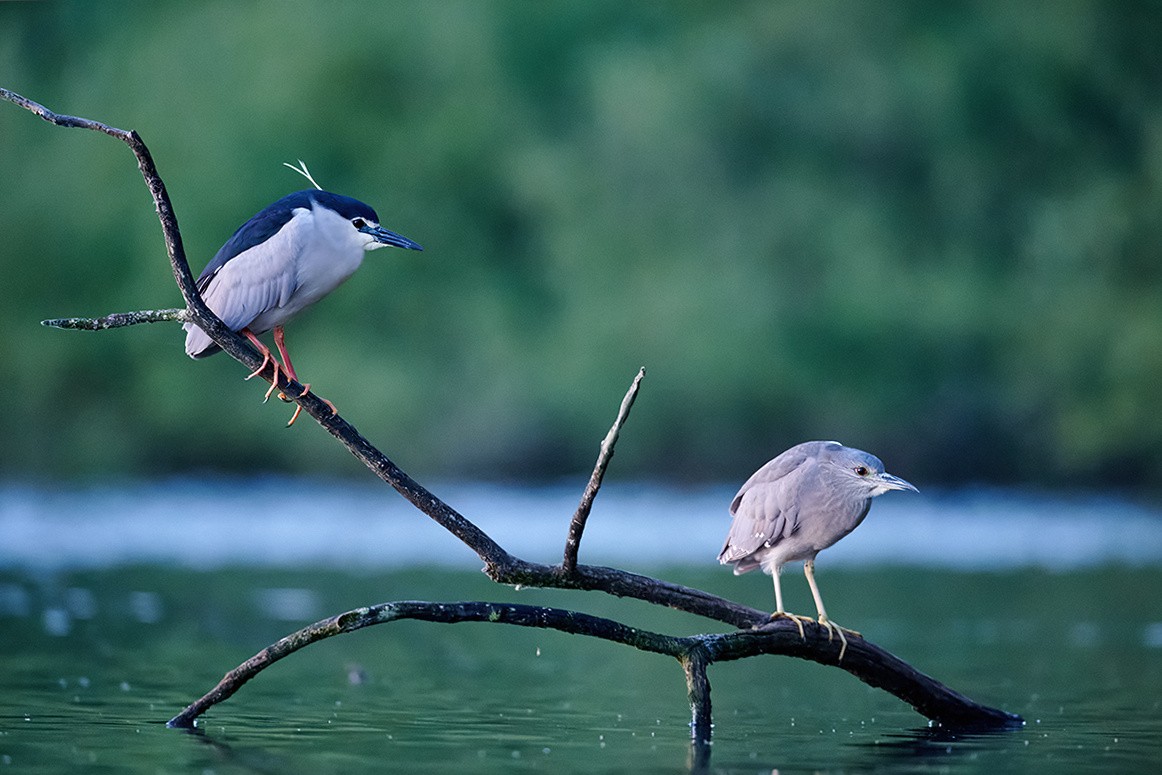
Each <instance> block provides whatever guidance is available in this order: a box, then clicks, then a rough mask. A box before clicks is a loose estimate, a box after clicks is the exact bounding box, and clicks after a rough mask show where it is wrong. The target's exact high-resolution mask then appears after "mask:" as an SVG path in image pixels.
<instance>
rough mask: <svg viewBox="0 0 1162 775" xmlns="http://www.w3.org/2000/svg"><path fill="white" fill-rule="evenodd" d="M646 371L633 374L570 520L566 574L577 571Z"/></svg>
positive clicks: (640, 370)
mask: <svg viewBox="0 0 1162 775" xmlns="http://www.w3.org/2000/svg"><path fill="white" fill-rule="evenodd" d="M645 375H646V367H645V366H642V367H641V368H640V369H638V372H637V376H636V377H634V378H633V383H632V384H631V385H630V386H629V390H628V391H627V392H626V394H625V398H623V399H621V408H620V409H619V410H618V412H617V419H616V420H614V421H613V427H611V428H610V429H609V433H607V434H605V438H604V439H603V440H602V442H601V451H600V452H599V453H598V455H597V463H596V465H594V466H593V473H592V474H591V475H590V477H589V483H588V484H587V485H585V492H584V493H583V494H582V495H581V503H580V504H579V505H578V506H577V511H576V512H575V513H574V514H573V519H572V520H571V521H570V522H569V535H568V537H567V538H566V539H565V556H564V557H563V558H562V560H561V570H562V571H563V572H564V574H565V575H572V574H574V573H575V572H576V571H577V552H578V551H580V549H581V534H582V533H584V532H585V523H586V521H588V519H589V512H590V511H591V510H592V509H593V499H594V498H596V497H597V491H598V490H600V489H601V481H602V480H603V479H604V478H605V469H607V468H608V467H609V461H610V459H612V458H613V447H614V445H616V444H617V437H618V436H619V435H620V434H621V428H622V426H623V425H625V421H626V420H627V419H628V418H629V410H630V409H632V408H633V402H634V399H636V398H637V391H638V387H639V386H640V385H641V382H642V378H643V377H645Z"/></svg>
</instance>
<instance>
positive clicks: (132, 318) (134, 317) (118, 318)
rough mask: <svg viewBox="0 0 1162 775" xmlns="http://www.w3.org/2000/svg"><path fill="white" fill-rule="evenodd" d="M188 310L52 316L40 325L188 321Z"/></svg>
mask: <svg viewBox="0 0 1162 775" xmlns="http://www.w3.org/2000/svg"><path fill="white" fill-rule="evenodd" d="M189 319H190V311H189V310H186V309H143V310H138V311H137V312H114V313H113V314H111V315H105V316H104V317H100V318H52V319H50V320H42V321H40V324H41V325H42V326H48V327H49V328H71V329H76V330H78V331H104V330H105V329H107V328H122V327H124V326H136V325H138V324H139V323H163V322H166V321H171V320H176V321H178V322H180V323H185V322H188V321H189Z"/></svg>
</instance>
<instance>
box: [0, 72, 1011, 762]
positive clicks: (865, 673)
mask: <svg viewBox="0 0 1162 775" xmlns="http://www.w3.org/2000/svg"><path fill="white" fill-rule="evenodd" d="M0 98H3V99H5V100H8V101H9V102H13V103H15V104H16V105H19V106H20V107H23V108H25V109H26V110H29V111H31V112H33V113H34V114H36V115H38V116H40V117H41V118H43V119H45V120H46V121H49V122H51V123H53V124H56V125H58V126H64V127H80V128H84V129H90V130H94V131H99V132H102V133H104V134H107V135H110V136H112V137H115V138H117V139H119V140H121V141H123V142H125V143H126V144H127V145H128V146H129V147H130V149H131V150H132V151H133V153H134V155H135V156H136V158H137V162H138V167H139V168H140V169H141V173H142V176H143V177H144V179H145V182H146V185H147V186H148V187H149V190H150V193H151V194H152V195H153V199H154V204H155V207H156V209H157V214H158V219H159V220H160V222H161V227H162V232H163V234H164V237H165V243H166V249H167V252H168V255H169V259H170V264H171V268H172V270H173V274H174V279H175V281H176V283H177V285H178V288H179V289H180V290H181V293H182V297H183V298H184V299H185V302H186V309H185V310H154V311H146V312H137V313H119V314H117V315H110V316H107V317H105V318H98V319H78V318H72V319H65V320H58V321H46V322H49V323H52V324H58V325H60V326H61V327H68V328H86V329H89V330H101V329H103V328H111V327H116V326H119V325H132V324H135V323H137V322H150V321H154V320H181V321H191V322H193V323H195V324H197V325H198V326H199V327H200V328H201V329H202V330H203V331H205V332H206V333H207V334H208V335H209V336H210V338H211V339H213V340H214V342H215V343H217V344H218V345H219V346H220V347H221V348H222V349H223V350H225V351H226V352H227V353H229V354H230V355H231V356H232V357H233V358H234V359H235V360H237V361H239V362H240V363H242V364H243V365H244V366H245V367H246V368H247V369H248V370H251V371H253V370H254V369H255V368H257V367H258V366H259V364H260V362H261V359H260V358H259V356H258V354H257V353H256V352H255V351H254V350H253V349H252V348H251V347H250V345H249V344H248V343H247V342H246V340H245V339H244V338H243V337H241V336H240V335H238V334H237V333H235V332H233V331H231V330H230V329H229V328H228V327H227V326H226V325H225V324H224V323H223V322H222V321H221V320H220V319H218V317H217V316H215V315H214V314H213V313H212V312H211V311H210V310H209V309H208V308H207V307H206V305H205V303H204V302H203V301H202V299H201V296H200V295H199V294H198V292H197V288H196V285H195V283H194V279H193V277H192V275H191V274H190V270H189V265H188V263H187V261H186V258H185V253H184V250H183V248H182V242H181V235H180V233H179V230H178V224H177V218H176V217H175V215H174V212H173V207H172V205H171V203H170V201H169V197H168V194H167V193H166V190H165V186H164V184H163V183H162V180H161V178H160V176H159V175H158V173H157V170H156V168H155V166H154V163H153V160H152V158H151V157H150V154H149V150H148V149H147V148H146V146H145V143H144V142H142V140H141V138H140V137H139V136H138V135H137V133H136V132H131V131H125V130H122V129H117V128H115V127H110V126H108V125H106V124H102V123H100V122H96V121H91V120H89V119H84V118H77V117H75V116H65V115H60V114H57V113H53V112H52V111H50V110H48V109H47V108H45V107H44V106H43V105H40V104H38V103H36V102H33V101H32V100H28V99H26V98H24V97H21V96H20V95H18V94H15V93H14V92H11V91H8V90H6V89H2V88H0ZM643 375H644V370H643V371H639V372H638V375H637V377H636V378H635V379H634V381H633V384H632V385H631V386H630V389H629V391H628V392H627V394H626V396H625V399H624V400H623V401H622V405H621V410H620V411H619V413H618V417H617V420H616V421H615V422H614V424H613V427H612V428H611V429H610V432H609V434H608V435H607V436H606V438H605V440H604V442H603V443H602V446H601V451H600V454H599V456H598V460H597V465H596V466H595V467H594V471H593V475H592V476H591V477H590V480H589V484H588V486H587V487H586V490H585V494H584V496H583V497H582V500H581V504H580V506H579V507H578V509H577V513H576V514H574V517H573V520H572V522H571V523H570V527H569V533H568V538H567V541H566V549H565V555H564V558H563V560H562V563H561V564H560V565H555V566H550V565H542V564H539V563H532V562H528V561H526V560H522V559H520V558H518V557H514V556H512V555H510V554H509V553H508V552H507V551H506V550H505V549H504V548H503V547H502V546H500V545H499V544H498V543H496V541H494V540H493V539H492V538H491V537H490V536H488V534H486V533H485V532H484V531H483V530H481V529H480V528H478V527H477V526H476V525H475V524H473V523H472V522H471V521H470V520H469V519H467V518H466V517H464V516H463V515H461V514H459V513H458V512H456V511H455V510H454V509H452V508H451V507H450V506H448V505H447V504H446V503H444V502H443V501H442V500H440V499H439V498H437V497H436V496H435V495H433V494H432V493H431V492H429V491H428V490H427V489H426V488H424V487H423V486H422V485H420V484H419V483H418V482H416V481H415V480H413V479H412V478H411V477H410V476H408V475H407V474H406V473H404V471H402V470H401V469H400V468H399V467H398V466H396V465H395V463H393V462H392V461H391V460H390V459H389V458H388V457H387V456H386V455H384V454H383V453H382V452H380V451H379V450H378V449H376V447H375V446H374V445H372V444H371V443H370V442H369V441H368V440H367V439H366V438H364V437H363V436H362V435H361V434H360V433H359V432H358V431H357V430H356V429H355V428H354V427H353V426H352V425H351V424H350V423H348V422H347V421H346V420H344V419H343V418H342V417H341V416H340V415H339V414H338V413H335V412H333V411H332V408H331V407H330V406H329V405H328V404H327V403H326V402H324V401H323V400H322V399H321V398H319V397H317V396H316V395H315V393H314V392H310V393H306V394H305V395H303V394H302V393H303V391H302V390H301V386H299V385H296V383H293V382H290V383H287V382H285V380H280V381H279V387H280V388H289V390H288V393H289V394H290V395H294V396H299V397H298V398H296V399H294V400H295V401H297V402H298V403H299V405H300V406H302V408H303V409H304V410H305V411H306V412H307V413H309V414H310V415H311V416H312V417H314V418H315V420H317V421H318V422H319V424H320V425H321V426H323V428H325V429H326V430H327V432H328V433H330V434H331V435H333V436H334V437H335V438H336V439H338V440H339V441H340V442H341V443H342V444H343V445H344V446H345V447H347V449H348V450H349V451H350V452H351V454H353V455H355V457H357V458H358V459H359V460H361V461H362V462H363V463H364V464H365V465H366V466H367V467H368V468H369V469H371V470H372V472H374V473H375V474H376V476H378V477H379V478H380V479H382V480H383V481H385V482H387V483H388V484H390V485H391V486H392V487H394V488H395V489H396V491H398V492H399V493H400V494H401V495H403V497H404V498H406V499H407V500H408V501H410V502H411V503H412V504H413V505H415V506H416V508H418V509H419V510H420V511H422V512H423V513H424V514H427V515H428V516H429V517H430V518H431V519H433V520H434V521H436V522H437V523H439V524H440V525H441V526H443V527H444V528H445V529H446V530H448V531H449V532H451V533H452V534H453V535H455V536H456V537H457V538H459V539H460V540H461V541H463V542H464V543H465V544H466V545H467V546H469V547H470V548H471V549H472V550H473V551H475V552H476V554H477V555H478V556H479V557H480V559H481V560H483V561H484V566H485V567H484V570H485V572H487V573H488V575H489V576H490V577H491V578H492V579H493V580H495V581H497V582H499V583H503V584H512V585H517V584H520V585H524V586H539V587H556V588H562V589H580V590H593V591H600V592H605V593H607V594H610V595H615V596H618V597H632V598H637V599H640V600H644V601H647V602H650V603H653V604H656V605H663V606H668V607H670V608H674V609H677V610H681V611H687V612H689V613H692V614H696V615H698V616H702V617H705V618H708V619H712V620H716V621H719V622H724V623H727V624H730V625H733V626H735V627H738V628H740V630H739V631H738V632H734V633H730V634H726V635H716V634H712V635H692V636H686V637H673V636H668V635H660V634H657V633H651V632H646V631H644V630H637V629H635V628H632V627H629V626H627V625H624V624H621V623H619V622H615V621H612V620H608V619H601V618H599V617H593V616H589V615H587V614H583V613H579V612H574V611H562V610H560V609H549V608H536V607H532V606H518V605H511V604H505V603H447V604H440V603H415V602H397V603H384V604H382V605H379V606H373V607H371V608H361V609H357V610H355V611H349V612H347V613H345V614H340V615H339V616H336V617H332V618H331V619H326V620H324V621H321V622H318V623H316V624H313V625H311V626H310V627H307V628H304V629H303V630H300V631H298V632H296V633H294V634H292V635H289V636H287V637H286V638H283V639H282V640H280V641H278V642H277V643H275V644H273V645H271V646H270V647H268V648H266V649H263V651H261V652H259V653H258V654H256V655H255V656H254V657H252V658H251V659H249V660H247V661H246V662H244V663H243V664H242V665H239V666H238V667H237V668H235V669H234V670H232V671H231V672H230V673H228V674H227V675H226V677H225V678H223V679H222V681H221V682H220V683H219V684H218V686H217V687H215V688H214V690H212V691H211V692H209V693H208V694H207V695H205V696H204V697H202V698H201V699H199V700H198V701H197V702H195V703H193V704H191V705H190V706H189V707H188V708H186V710H185V711H183V712H182V713H181V714H179V715H178V716H175V717H174V718H173V719H172V720H171V722H170V723H171V725H173V726H187V727H188V726H191V725H192V724H193V722H194V720H195V719H196V718H197V717H198V716H199V715H200V714H201V713H204V712H205V710H206V709H207V708H209V707H211V706H213V705H214V704H216V703H218V702H221V701H222V700H224V699H226V698H227V697H229V696H230V695H231V694H233V693H234V692H235V691H237V689H238V688H239V687H240V686H242V685H243V684H244V683H246V681H248V680H249V679H250V678H252V677H253V676H254V675H256V674H257V673H258V672H260V671H261V670H263V669H264V668H265V667H267V666H269V665H270V664H273V663H274V662H275V661H277V660H279V659H282V658H283V657H285V656H287V655H288V654H291V653H293V652H294V651H297V650H298V649H300V648H303V647H304V646H306V645H309V644H311V643H315V642H317V641H319V640H322V639H325V638H328V637H331V636H333V635H338V634H340V633H343V632H350V631H352V630H355V629H360V628H362V627H367V626H370V625H373V624H382V623H385V622H389V621H395V620H398V619H404V618H412V619H425V620H428V621H434V622H446V623H454V622H462V621H488V622H502V623H507V624H516V625H519V626H528V627H546V628H551V629H557V630H560V631H562V632H570V633H574V634H584V635H589V636H592V637H599V638H605V639H607V640H614V641H617V642H619V643H624V644H626V645H630V646H633V647H635V648H639V649H642V650H645V651H652V652H655V653H662V654H668V655H670V656H674V657H676V658H677V659H678V660H679V661H680V662H681V663H682V666H683V669H684V671H685V674H686V679H687V688H688V690H689V696H690V702H691V709H692V712H693V725H692V729H693V735H694V737H693V739H694V743H695V753H696V757H705V756H707V755H708V750H709V749H708V748H707V747H706V742H707V741H708V739H709V735H710V684H709V681H708V679H707V675H706V669H707V666H708V665H710V664H712V663H713V662H716V661H723V660H730V659H741V658H744V657H749V656H755V655H758V654H783V655H787V656H794V657H799V658H802V659H808V660H812V661H816V662H821V663H824V664H838V666H839V667H841V668H842V669H844V670H846V671H848V672H849V673H851V674H853V675H855V676H856V677H857V678H859V679H860V680H862V681H864V682H866V683H868V684H870V685H872V686H877V687H880V688H882V689H884V690H886V691H888V692H891V693H892V694H894V695H896V696H897V697H899V698H900V699H902V700H904V701H905V702H907V703H909V704H910V705H912V707H914V708H916V710H918V711H919V712H920V713H922V714H924V715H925V716H927V717H928V718H930V719H933V720H935V721H938V722H940V723H943V724H946V725H949V726H955V727H974V728H1003V727H1007V726H1010V725H1012V724H1014V723H1019V722H1020V719H1019V717H1017V716H1014V715H1012V714H1009V713H1006V712H1004V711H1001V710H997V709H994V708H988V707H986V706H983V705H979V704H978V703H975V702H973V701H971V700H969V699H968V698H966V697H964V696H963V695H960V694H958V693H956V692H953V691H952V690H950V689H948V688H947V687H945V686H943V685H942V684H940V683H939V682H937V681H934V680H933V679H931V678H929V677H928V676H925V675H923V674H922V673H920V672H918V671H916V670H915V669H914V668H912V667H911V666H909V665H907V664H906V663H905V662H903V661H902V660H899V659H897V658H896V657H894V656H892V655H891V654H889V653H888V652H886V651H884V650H882V649H880V648H878V647H877V646H875V645H873V644H871V643H869V642H868V641H866V640H864V639H863V638H859V637H854V638H851V639H850V640H849V643H848V646H847V652H846V656H845V657H844V659H843V661H842V662H839V654H840V647H839V644H838V643H837V642H833V640H832V639H831V637H830V635H831V633H830V632H828V631H827V630H825V629H824V628H822V627H820V626H818V625H808V626H807V627H806V630H805V634H804V636H802V637H801V636H800V634H799V630H798V627H797V626H796V625H795V624H793V623H791V622H790V621H788V620H777V621H770V620H769V617H768V614H767V613H766V612H764V611H759V610H756V609H753V608H749V607H747V606H743V605H740V604H738V603H734V602H731V601H729V600H725V599H723V598H720V597H718V596H716V595H711V594H710V593H708V592H703V591H702V590H698V589H693V588H690V587H684V586H681V585H678V584H672V583H669V582H665V581H661V580H658V579H653V578H650V577H648V576H642V575H640V574H636V573H630V572H628V571H623V570H619V569H616V568H604V567H598V566H586V565H580V564H578V562H577V554H578V550H579V547H580V542H581V537H582V533H583V532H584V528H585V523H586V520H587V519H588V516H589V512H590V509H591V508H592V505H593V500H594V498H595V497H596V495H597V492H598V490H599V489H600V487H601V482H602V478H603V476H604V474H605V470H606V468H607V467H608V464H609V460H610V458H611V457H612V455H613V450H614V445H615V444H616V442H617V438H618V434H619V433H620V431H621V427H622V426H623V425H624V423H625V421H626V418H627V417H628V414H629V410H630V407H631V406H632V405H633V401H634V398H635V397H636V395H637V391H638V387H639V385H640V382H641V379H642V376H643Z"/></svg>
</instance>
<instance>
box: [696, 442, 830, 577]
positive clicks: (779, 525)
mask: <svg viewBox="0 0 1162 775" xmlns="http://www.w3.org/2000/svg"><path fill="white" fill-rule="evenodd" d="M834 446H838V444H837V442H834V441H808V442H804V443H802V444H798V445H796V446H794V447H791V448H790V449H788V450H787V451H786V452H784V453H782V454H781V455H779V456H778V457H776V458H775V459H774V460H771V461H770V462H769V463H767V464H766V465H764V466H763V467H762V468H760V469H759V470H757V471H755V472H754V474H752V475H751V477H750V478H749V479H747V480H746V482H745V483H744V484H743V485H742V487H741V488H740V489H739V491H738V494H737V495H735V496H734V500H733V501H731V503H730V513H731V514H732V515H734V522H732V523H731V525H730V534H729V535H728V536H727V537H726V543H725V544H724V545H723V547H722V551H721V552H720V553H719V555H718V561H719V562H721V563H729V562H733V563H736V565H735V573H745V572H747V571H749V570H753V569H754V568H757V567H758V566H759V559H760V558H756V557H753V556H752V555H754V553H755V552H758V551H759V550H761V549H766V548H769V547H772V546H775V545H776V544H778V543H779V542H780V541H782V540H784V539H786V538H789V537H791V536H792V535H794V534H795V532H796V531H798V530H799V515H800V512H801V508H802V506H803V505H804V504H802V503H800V501H799V498H798V490H799V486H800V483H801V482H802V481H803V480H804V479H805V478H807V477H809V476H812V475H813V474H814V472H815V470H816V464H817V460H818V457H819V455H820V454H822V453H823V452H824V450H826V449H828V448H830V447H834Z"/></svg>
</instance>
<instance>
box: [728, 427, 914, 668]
mask: <svg viewBox="0 0 1162 775" xmlns="http://www.w3.org/2000/svg"><path fill="white" fill-rule="evenodd" d="M888 490H911V491H912V492H916V488H915V487H913V486H912V485H911V484H909V483H908V482H905V481H904V480H903V479H900V478H899V477H896V476H892V475H891V474H889V473H885V472H884V464H883V463H882V462H880V459H879V458H878V457H876V456H875V455H872V454H869V453H867V452H864V451H862V450H858V449H852V448H851V447H845V446H843V445H842V444H840V443H839V442H837V441H807V442H804V443H802V444H799V445H797V446H794V447H791V448H790V449H788V450H787V451H786V452H784V453H783V454H781V455H779V456H778V457H776V458H775V459H774V460H772V461H770V462H769V463H767V464H766V465H765V466H763V467H762V468H760V469H759V470H758V471H755V472H754V474H753V475H752V476H751V478H750V479H747V480H746V483H745V484H743V486H742V489H740V490H739V491H738V494H737V495H735V496H734V500H733V501H732V502H731V504H730V513H731V514H733V515H734V522H733V523H732V524H731V526H730V534H729V535H728V536H727V538H726V545H725V546H723V547H722V552H721V553H720V554H719V555H718V561H719V562H720V563H723V564H724V565H725V564H726V563H733V564H734V573H735V575H738V574H740V573H746V572H747V571H752V570H754V569H755V568H760V567H761V568H762V569H763V572H764V573H769V574H770V575H771V577H772V578H774V580H775V612H774V613H773V614H771V618H772V619H778V618H781V617H786V618H788V619H791V620H792V621H794V622H795V624H797V625H799V635H800V636H802V637H804V638H805V637H806V636H805V635H804V633H803V622H804V621H811V619H810V617H807V616H798V615H796V614H789V613H787V612H786V610H784V608H783V590H782V588H780V587H779V573H780V572H781V571H782V570H783V565H785V564H786V563H788V562H794V561H796V560H803V573H804V575H806V576H807V583H808V584H809V585H810V586H811V595H812V596H813V597H814V598H815V608H816V609H817V610H818V612H819V624H820V625H822V626H823V627H826V628H827V635H828V638H829V639H830V638H831V637H832V633H833V632H837V633H838V634H839V638H840V640H841V641H843V648H842V649H841V650H840V652H839V658H840V659H841V660H842V659H843V654H844V652H845V651H846V650H847V638H846V637H845V636H844V634H843V628H841V627H839V626H838V625H836V624H835V623H834V622H832V621H831V620H830V619H828V618H827V612H826V611H825V610H824V608H823V598H822V597H820V596H819V587H818V585H816V583H815V555H817V554H819V552H821V551H823V550H824V549H826V548H827V547H829V546H831V545H832V544H834V543H835V542H836V541H838V540H839V539H841V538H843V537H844V536H845V535H847V534H848V533H850V532H851V531H852V530H855V529H856V528H857V527H858V526H859V523H860V522H862V521H863V518H864V517H866V516H867V512H868V509H869V508H871V502H872V498H874V497H876V496H877V495H883V494H884V493H885V492H887V491H888ZM850 632H854V631H850Z"/></svg>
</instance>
